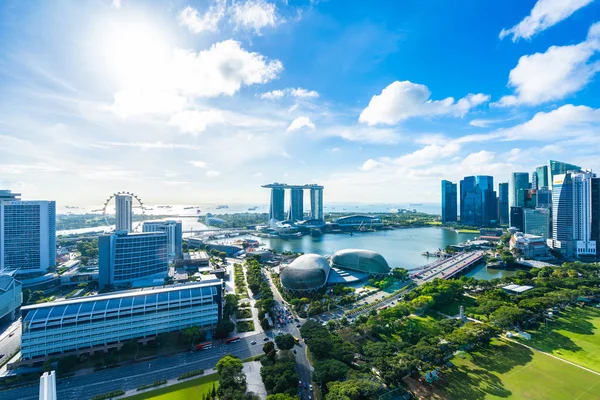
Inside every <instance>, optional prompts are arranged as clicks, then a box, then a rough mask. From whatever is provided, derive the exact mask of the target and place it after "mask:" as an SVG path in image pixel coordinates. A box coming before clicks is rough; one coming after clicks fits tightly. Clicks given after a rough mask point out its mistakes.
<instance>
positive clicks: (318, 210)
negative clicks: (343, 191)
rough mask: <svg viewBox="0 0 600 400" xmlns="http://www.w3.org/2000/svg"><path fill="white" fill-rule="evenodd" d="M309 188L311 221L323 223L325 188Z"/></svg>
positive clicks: (316, 186) (314, 186) (312, 185)
mask: <svg viewBox="0 0 600 400" xmlns="http://www.w3.org/2000/svg"><path fill="white" fill-rule="evenodd" d="M307 186H308V188H309V190H310V219H314V220H320V221H323V186H318V185H314V184H311V185H307Z"/></svg>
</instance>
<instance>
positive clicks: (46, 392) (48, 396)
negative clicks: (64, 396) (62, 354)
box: [40, 371, 56, 400]
mask: <svg viewBox="0 0 600 400" xmlns="http://www.w3.org/2000/svg"><path fill="white" fill-rule="evenodd" d="M40 400H56V372H54V371H50V372H44V373H43V374H42V376H40Z"/></svg>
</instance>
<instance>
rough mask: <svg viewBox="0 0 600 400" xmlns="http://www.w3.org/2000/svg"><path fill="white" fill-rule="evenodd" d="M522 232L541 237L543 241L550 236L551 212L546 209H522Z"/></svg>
mask: <svg viewBox="0 0 600 400" xmlns="http://www.w3.org/2000/svg"><path fill="white" fill-rule="evenodd" d="M523 232H524V233H526V234H530V235H536V236H542V237H543V238H545V239H548V238H550V237H551V236H552V235H551V234H550V232H552V218H551V211H550V209H548V208H535V209H531V208H525V209H523Z"/></svg>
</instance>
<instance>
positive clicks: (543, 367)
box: [424, 340, 600, 400]
mask: <svg viewBox="0 0 600 400" xmlns="http://www.w3.org/2000/svg"><path fill="white" fill-rule="evenodd" d="M452 362H453V363H454V364H455V366H456V367H454V368H453V369H451V370H445V371H444V377H443V380H442V381H440V382H437V383H434V384H433V385H429V384H426V386H428V388H427V389H426V390H429V393H427V394H426V395H425V397H424V398H428V399H429V398H431V399H448V400H455V399H461V400H485V399H515V400H516V399H519V400H521V399H527V400H547V399H551V400H600V376H598V375H595V374H592V373H591V372H587V371H585V370H582V369H580V368H577V367H575V366H572V365H570V364H567V363H565V362H562V361H560V360H556V359H554V358H552V357H550V356H547V355H545V354H541V353H539V352H534V351H531V350H529V349H527V348H525V347H523V346H520V345H518V344H516V343H510V342H507V341H504V340H494V341H493V342H492V345H491V346H488V347H486V348H485V349H482V350H477V351H472V352H470V353H469V354H466V355H465V358H461V357H455V358H454V359H453V360H452Z"/></svg>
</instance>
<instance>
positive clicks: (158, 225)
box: [142, 219, 183, 263]
mask: <svg viewBox="0 0 600 400" xmlns="http://www.w3.org/2000/svg"><path fill="white" fill-rule="evenodd" d="M142 230H143V232H165V233H166V234H167V257H168V258H169V262H170V263H172V262H174V261H175V260H181V259H182V258H183V247H182V242H183V228H182V224H181V221H175V220H172V219H168V220H164V221H146V222H144V226H143V228H142Z"/></svg>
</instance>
